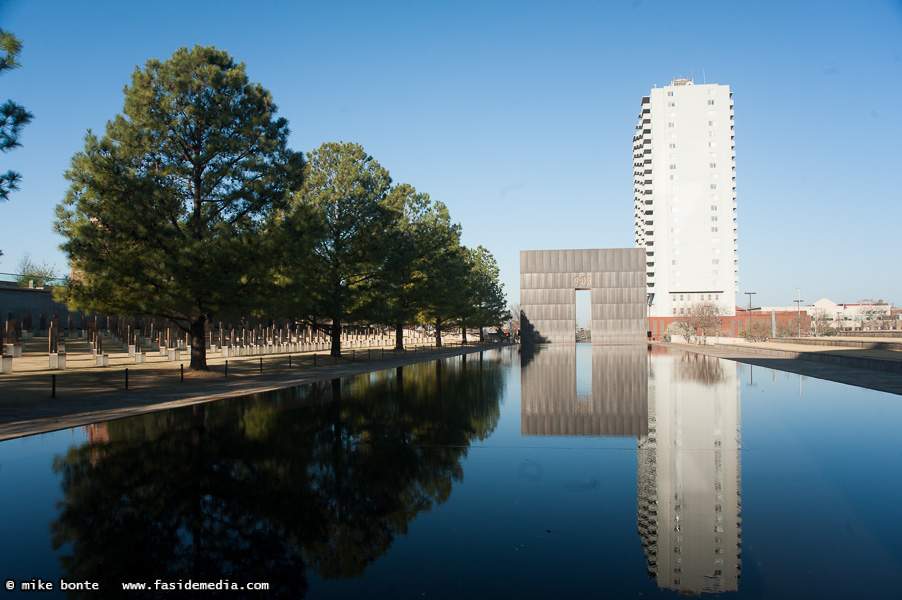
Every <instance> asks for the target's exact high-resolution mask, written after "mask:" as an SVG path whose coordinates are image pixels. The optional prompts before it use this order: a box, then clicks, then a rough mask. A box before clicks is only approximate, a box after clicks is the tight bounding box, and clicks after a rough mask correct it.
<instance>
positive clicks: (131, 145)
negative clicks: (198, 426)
mask: <svg viewBox="0 0 902 600" xmlns="http://www.w3.org/2000/svg"><path fill="white" fill-rule="evenodd" d="M275 113H276V107H275V105H274V104H273V101H272V98H271V96H270V94H269V92H268V91H266V90H265V89H263V88H262V87H261V86H260V85H259V84H256V83H250V82H249V81H248V77H247V74H246V73H245V68H244V64H236V63H235V62H234V60H233V59H232V57H231V56H229V55H228V53H227V52H225V51H222V50H217V49H215V48H213V47H206V48H204V47H200V46H195V47H194V48H193V49H187V48H180V49H179V50H177V51H176V52H175V53H174V54H173V55H172V58H170V59H169V60H167V61H165V62H161V61H159V60H156V59H154V60H150V61H148V62H147V63H146V65H145V67H144V68H143V69H140V68H138V69H136V70H135V72H134V74H133V75H132V81H131V85H129V86H127V87H126V88H125V106H124V109H123V114H120V115H117V116H116V117H115V118H114V119H113V120H112V121H110V122H109V123H108V124H107V127H106V134H105V135H104V136H103V137H102V138H98V137H97V136H95V135H93V134H92V133H91V132H90V131H89V132H88V135H87V137H86V141H85V149H84V151H82V152H79V153H77V154H76V155H75V156H74V157H73V159H72V166H71V168H70V170H69V171H68V172H67V173H66V177H67V178H68V180H69V181H70V182H71V186H70V188H69V192H68V194H67V196H66V198H65V200H64V201H63V202H62V203H61V204H60V205H59V206H58V207H57V222H56V226H57V231H58V232H59V233H61V234H62V235H63V236H64V237H65V239H66V241H65V242H64V243H63V244H62V246H61V247H62V249H63V250H64V251H65V252H66V253H67V254H68V257H69V260H70V262H71V264H72V267H73V278H72V281H71V284H70V286H69V287H68V289H67V290H64V291H63V292H62V293H61V295H62V296H63V298H64V299H65V300H66V301H67V302H68V303H69V305H70V306H72V307H73V308H78V309H81V310H86V311H94V312H100V313H106V314H118V315H126V314H148V315H157V316H162V317H166V318H169V319H171V320H172V321H173V322H174V323H175V324H177V325H178V326H179V327H181V328H182V329H183V330H184V331H186V332H189V333H190V334H191V339H192V343H191V368H192V369H202V370H205V369H206V368H207V366H206V350H205V339H204V338H205V336H204V333H205V324H206V323H207V321H208V319H209V318H210V317H211V316H212V315H213V314H215V313H218V312H220V311H224V310H236V311H237V310H244V311H249V310H252V309H253V308H255V307H256V306H258V304H259V302H260V294H259V292H260V288H259V287H258V286H259V284H260V283H261V281H262V280H263V279H264V278H266V277H267V276H269V274H270V270H269V269H268V265H267V261H266V255H265V253H264V252H263V244H262V236H261V228H262V227H263V224H264V223H265V219H266V218H267V217H268V216H269V215H270V213H271V212H272V211H273V210H275V209H277V208H279V207H281V206H282V205H283V204H284V203H285V201H286V198H287V196H288V194H289V193H290V192H291V190H292V189H293V188H294V187H297V186H298V185H299V183H300V171H301V167H302V157H301V155H300V154H299V153H295V152H292V151H291V150H290V149H289V148H288V145H287V142H288V133H289V132H288V123H287V121H286V120H285V119H284V118H276V117H275Z"/></svg>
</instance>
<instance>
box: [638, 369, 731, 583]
mask: <svg viewBox="0 0 902 600" xmlns="http://www.w3.org/2000/svg"><path fill="white" fill-rule="evenodd" d="M648 381H649V384H648V434H647V435H644V436H639V438H638V455H639V466H638V490H637V500H638V527H639V535H640V537H641V539H642V546H643V548H644V550H645V558H646V562H647V566H648V573H649V576H651V577H654V578H655V579H656V580H657V582H658V585H659V586H660V587H662V588H667V589H673V590H677V591H680V592H683V593H694V594H698V593H702V592H710V593H717V592H728V591H735V590H737V589H738V587H739V576H740V570H741V564H740V552H741V535H742V519H741V499H740V491H741V490H740V483H739V482H740V464H739V448H740V422H739V381H738V377H737V372H736V363H735V362H732V361H728V360H719V359H717V358H713V357H707V356H702V355H694V354H687V353H682V354H679V355H669V354H664V355H660V356H658V357H656V360H654V361H652V362H650V365H649V375H648Z"/></svg>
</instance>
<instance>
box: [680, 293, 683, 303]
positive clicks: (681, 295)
mask: <svg viewBox="0 0 902 600" xmlns="http://www.w3.org/2000/svg"><path fill="white" fill-rule="evenodd" d="M682 301H683V294H680V302H682Z"/></svg>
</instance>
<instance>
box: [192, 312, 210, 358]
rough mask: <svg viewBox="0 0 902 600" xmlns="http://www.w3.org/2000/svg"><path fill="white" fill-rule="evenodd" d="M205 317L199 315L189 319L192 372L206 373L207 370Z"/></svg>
mask: <svg viewBox="0 0 902 600" xmlns="http://www.w3.org/2000/svg"><path fill="white" fill-rule="evenodd" d="M206 325H207V317H206V316H205V315H201V316H199V317H195V318H193V319H191V365H190V367H189V368H190V369H192V370H194V371H208V370H209V369H208V368H207V331H206Z"/></svg>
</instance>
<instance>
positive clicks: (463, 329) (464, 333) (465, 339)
mask: <svg viewBox="0 0 902 600" xmlns="http://www.w3.org/2000/svg"><path fill="white" fill-rule="evenodd" d="M460 330H461V331H463V335H462V336H461V339H462V340H463V343H464V346H466V345H467V328H466V327H461V328H460Z"/></svg>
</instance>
